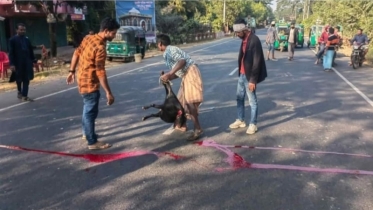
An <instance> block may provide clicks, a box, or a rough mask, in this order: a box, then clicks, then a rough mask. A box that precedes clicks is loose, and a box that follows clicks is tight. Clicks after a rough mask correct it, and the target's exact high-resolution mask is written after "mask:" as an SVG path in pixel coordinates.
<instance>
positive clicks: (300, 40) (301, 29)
mask: <svg viewBox="0 0 373 210" xmlns="http://www.w3.org/2000/svg"><path fill="white" fill-rule="evenodd" d="M295 28H296V29H297V30H298V45H299V46H300V47H301V48H303V45H304V26H303V25H301V24H297V25H295ZM295 47H297V46H295Z"/></svg>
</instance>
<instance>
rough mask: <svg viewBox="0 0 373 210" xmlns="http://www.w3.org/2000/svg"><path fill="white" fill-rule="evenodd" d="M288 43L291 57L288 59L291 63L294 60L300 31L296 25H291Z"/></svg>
mask: <svg viewBox="0 0 373 210" xmlns="http://www.w3.org/2000/svg"><path fill="white" fill-rule="evenodd" d="M288 42H289V47H288V52H289V57H288V59H289V61H291V60H293V58H294V49H295V45H297V42H298V30H297V29H296V28H295V26H294V23H292V24H291V25H290V32H289V36H288Z"/></svg>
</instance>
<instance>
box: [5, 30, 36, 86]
mask: <svg viewBox="0 0 373 210" xmlns="http://www.w3.org/2000/svg"><path fill="white" fill-rule="evenodd" d="M23 42H24V45H25V48H24V47H23ZM9 62H10V65H11V66H14V67H15V72H16V74H17V76H21V75H23V74H27V76H28V78H29V80H32V79H34V69H33V64H34V63H36V60H35V55H34V50H33V46H32V45H31V42H30V40H29V39H28V37H26V36H25V37H20V36H18V35H15V36H13V37H12V38H10V39H9Z"/></svg>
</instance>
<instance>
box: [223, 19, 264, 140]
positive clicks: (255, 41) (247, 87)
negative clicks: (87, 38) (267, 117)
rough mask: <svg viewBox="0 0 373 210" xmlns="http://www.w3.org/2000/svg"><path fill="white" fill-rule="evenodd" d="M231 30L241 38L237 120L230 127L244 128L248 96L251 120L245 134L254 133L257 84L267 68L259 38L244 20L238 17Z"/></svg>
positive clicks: (256, 113)
mask: <svg viewBox="0 0 373 210" xmlns="http://www.w3.org/2000/svg"><path fill="white" fill-rule="evenodd" d="M233 30H234V32H235V33H236V34H237V36H238V37H239V38H241V39H242V44H241V47H240V51H239V55H238V69H239V70H238V84H237V93H236V94H237V115H238V118H237V120H236V121H235V122H234V123H232V124H230V125H229V127H230V128H231V129H236V128H244V127H246V123H245V97H246V95H247V96H248V98H249V103H250V107H251V120H250V124H249V128H248V129H247V131H246V133H247V134H254V133H256V131H257V130H258V128H257V125H256V124H257V117H258V102H257V97H256V89H257V84H259V83H260V82H262V81H264V80H265V78H266V77H267V68H266V64H265V58H264V55H263V49H262V43H261V42H260V39H259V38H258V37H257V36H256V35H255V34H254V33H252V32H251V31H250V29H249V28H247V27H246V22H245V20H243V19H239V20H237V21H236V22H235V24H234V25H233Z"/></svg>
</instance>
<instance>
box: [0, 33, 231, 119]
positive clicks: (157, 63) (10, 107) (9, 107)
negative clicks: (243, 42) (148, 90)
mask: <svg viewBox="0 0 373 210" xmlns="http://www.w3.org/2000/svg"><path fill="white" fill-rule="evenodd" d="M225 39H228V38H225ZM217 41H221V40H217ZM231 41H233V40H231V39H230V40H228V41H225V42H220V43H218V44H214V45H210V46H208V47H205V48H202V49H199V50H195V51H192V52H189V53H188V54H192V53H195V52H199V51H202V50H205V49H208V48H211V47H215V46H218V45H221V44H225V43H227V42H231ZM214 42H216V41H214ZM162 63H163V62H156V63H152V64H148V65H145V66H142V67H138V68H135V69H132V70H129V71H125V72H122V73H119V74H114V75H111V76H109V77H108V78H114V77H117V76H120V75H123V74H128V73H131V72H134V71H137V70H140V69H142V68H145V67H149V66H155V65H159V64H162ZM114 68H116V67H114ZM111 69H112V68H111ZM76 88H77V86H75V87H71V88H67V89H64V90H60V91H57V92H54V93H51V94H47V95H44V96H41V97H38V98H35V99H34V101H38V100H40V99H43V98H48V97H51V96H54V95H58V94H60V93H64V92H67V91H69V90H73V89H76ZM26 103H30V102H22V103H18V104H14V105H11V106H8V107H5V108H2V109H0V112H3V111H5V110H9V109H12V108H15V107H18V106H22V105H24V104H26Z"/></svg>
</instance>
